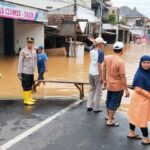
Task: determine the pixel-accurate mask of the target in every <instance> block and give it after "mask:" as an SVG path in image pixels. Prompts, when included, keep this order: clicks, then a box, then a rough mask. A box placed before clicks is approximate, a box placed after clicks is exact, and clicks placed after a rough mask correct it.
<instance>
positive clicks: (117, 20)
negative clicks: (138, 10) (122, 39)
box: [116, 8, 120, 42]
mask: <svg viewBox="0 0 150 150" xmlns="http://www.w3.org/2000/svg"><path fill="white" fill-rule="evenodd" d="M119 13H120V10H119V8H118V9H117V15H116V16H117V18H116V22H117V29H116V42H117V41H118V40H119Z"/></svg>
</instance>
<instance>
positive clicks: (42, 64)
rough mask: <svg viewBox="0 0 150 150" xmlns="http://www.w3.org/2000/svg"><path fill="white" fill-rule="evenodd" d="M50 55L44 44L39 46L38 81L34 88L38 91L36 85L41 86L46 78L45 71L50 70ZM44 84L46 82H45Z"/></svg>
mask: <svg viewBox="0 0 150 150" xmlns="http://www.w3.org/2000/svg"><path fill="white" fill-rule="evenodd" d="M47 61H48V57H47V55H46V53H45V52H44V47H43V46H38V47H37V67H38V82H37V83H36V84H35V85H34V86H33V90H34V91H36V87H37V86H40V84H41V83H42V80H44V73H45V72H47V71H48V69H47V68H48V67H47V66H48V62H47ZM43 84H44V82H43Z"/></svg>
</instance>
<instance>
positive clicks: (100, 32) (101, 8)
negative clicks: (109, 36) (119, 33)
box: [99, 0, 104, 36]
mask: <svg viewBox="0 0 150 150" xmlns="http://www.w3.org/2000/svg"><path fill="white" fill-rule="evenodd" d="M103 1H104V0H99V4H100V29H99V30H100V31H99V36H102V19H103Z"/></svg>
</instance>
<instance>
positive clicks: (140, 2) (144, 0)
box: [111, 0, 150, 18]
mask: <svg viewBox="0 0 150 150" xmlns="http://www.w3.org/2000/svg"><path fill="white" fill-rule="evenodd" d="M111 2H112V3H113V6H125V5H126V6H129V7H131V8H134V7H136V8H137V10H138V11H139V12H141V13H142V14H144V15H145V16H146V17H149V18H150V0H111Z"/></svg>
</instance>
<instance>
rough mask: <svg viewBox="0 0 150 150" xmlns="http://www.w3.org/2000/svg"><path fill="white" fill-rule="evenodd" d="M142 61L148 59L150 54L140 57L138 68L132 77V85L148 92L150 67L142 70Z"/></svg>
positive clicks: (149, 89)
mask: <svg viewBox="0 0 150 150" xmlns="http://www.w3.org/2000/svg"><path fill="white" fill-rule="evenodd" d="M143 61H150V56H148V55H144V56H142V57H141V61H140V65H139V68H138V70H137V72H136V74H135V76H134V79H133V84H132V86H133V87H140V88H142V89H144V90H146V91H148V92H150V68H149V70H144V69H143V68H142V65H141V64H142V62H143Z"/></svg>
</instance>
